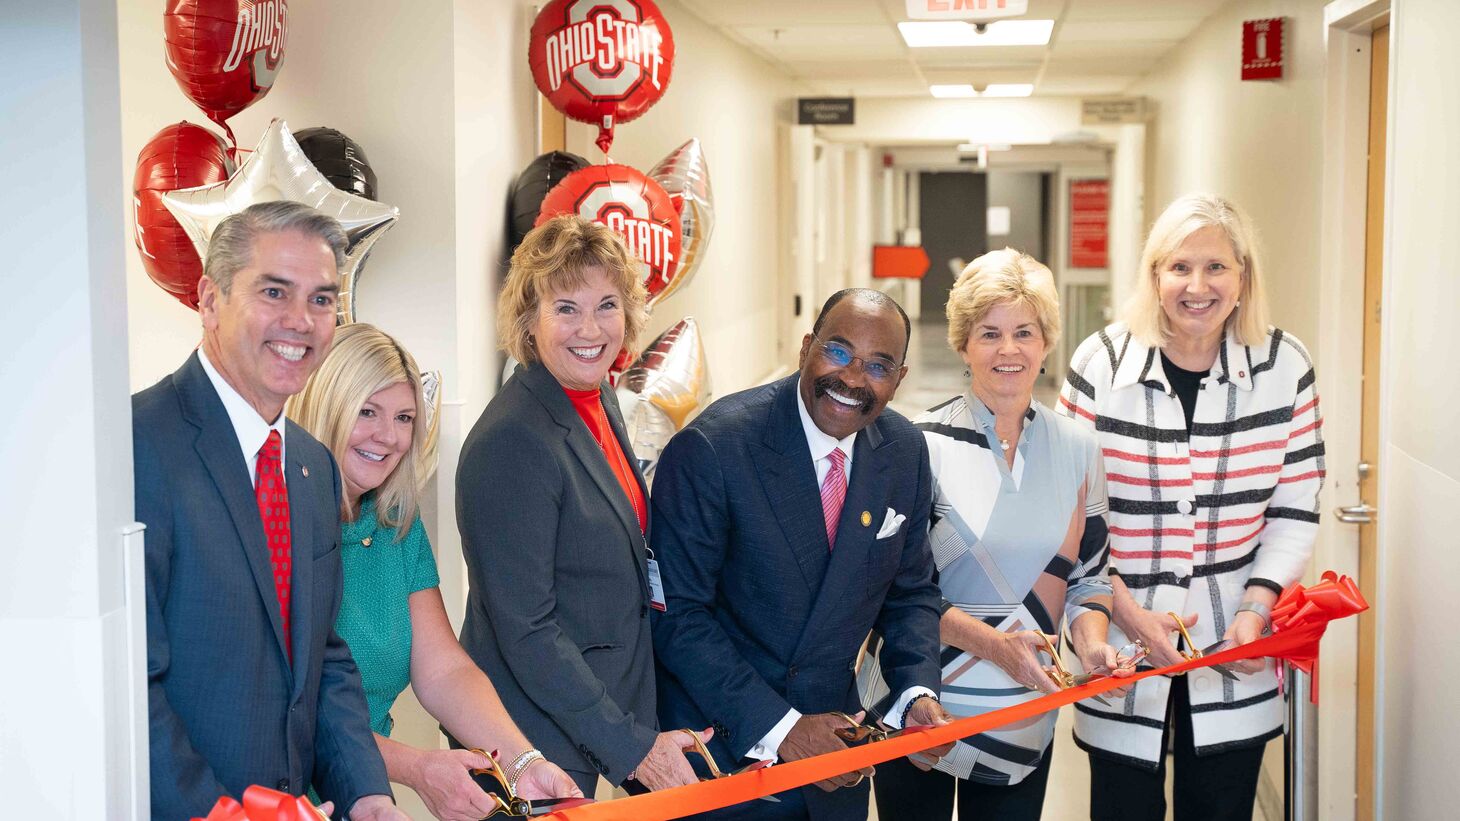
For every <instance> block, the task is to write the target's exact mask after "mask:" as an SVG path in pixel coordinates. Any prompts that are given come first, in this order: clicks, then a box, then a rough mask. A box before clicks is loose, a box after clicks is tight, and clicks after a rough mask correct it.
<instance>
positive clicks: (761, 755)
mask: <svg viewBox="0 0 1460 821" xmlns="http://www.w3.org/2000/svg"><path fill="white" fill-rule="evenodd" d="M796 410H797V411H799V412H800V414H801V429H802V430H803V431H804V432H805V433H806V444H807V445H808V446H809V447H810V448H811V464H812V465H813V466H814V467H815V468H816V486H817V487H818V488H819V487H821V483H822V482H824V481H826V473H827V471H829V470H831V459H830V458H828V457H829V456H830V455H831V452H832V451H833V450H836V449H840V450H841V452H842V453H845V454H846V460H845V461H843V462H842V469H843V470H844V471H845V472H846V477H847V484H848V485H850V484H851V479H852V452H853V450H854V448H853V447H852V446H853V443H854V442H855V441H856V438H857V434H855V433H853V434H852V435H851V436H848V437H846V438H845V439H836V438H833V437H832V436H831V435H830V434H828V433H826V432H824V431H822V429H821V428H818V427H817V426H816V422H815V421H814V420H813V419H812V418H811V414H810V413H809V412H808V411H807V410H806V402H805V400H803V399H802V398H801V388H800V383H797V387H796ZM936 695H937V694H936V693H934V692H933V691H932V690H929V689H928V688H926V687H921V686H918V687H909V688H907V689H906V690H904V691H903V692H902V695H900V696H898V698H897V701H895V702H894V703H893V704H892V707H891V708H890V709H888V711H887V715H886V717H885V718H884V719H883V721H882V723H883V724H886V725H888V726H890V727H893V728H895V729H901V728H902V713H903V711H904V710H906V709H907V705H909V704H911V703H912V700H913V699H915V698H917V697H919V696H936ZM800 719H801V712H800V711H799V710H797V709H796V708H795V707H792V708H791V709H790V710H789V711H787V712H786V715H785V716H783V717H782V718H781V720H780V721H778V722H776V725H775V726H774V727H772V728H771V730H770V732H768V733H766V734H765V735H764V736H763V737H762V738H761V739H760V741H757V742H756V743H755V746H754V747H751V748H750V750H749V751H747V752H746V753H745V757H746V758H754V759H758V760H760V761H774V760H776V758H778V757H779V750H780V748H781V742H782V741H785V740H786V736H787V735H789V734H790V732H791V728H792V727H794V726H796V722H797V721H799V720H800Z"/></svg>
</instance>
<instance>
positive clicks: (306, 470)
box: [299, 465, 309, 479]
mask: <svg viewBox="0 0 1460 821" xmlns="http://www.w3.org/2000/svg"><path fill="white" fill-rule="evenodd" d="M299 470H300V472H302V473H303V474H304V478H306V479H308V478H309V466H308V465H300V466H299Z"/></svg>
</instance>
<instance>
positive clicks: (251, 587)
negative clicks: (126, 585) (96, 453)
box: [132, 353, 390, 819]
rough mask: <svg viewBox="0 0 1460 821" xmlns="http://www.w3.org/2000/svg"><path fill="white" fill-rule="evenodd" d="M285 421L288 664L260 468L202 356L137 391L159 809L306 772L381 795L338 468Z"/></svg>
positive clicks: (300, 781)
mask: <svg viewBox="0 0 1460 821" xmlns="http://www.w3.org/2000/svg"><path fill="white" fill-rule="evenodd" d="M287 425H288V427H287V430H286V433H285V440H286V446H285V452H286V456H285V462H286V464H285V465H284V472H285V481H286V483H287V485H288V490H289V519H290V536H291V541H292V548H293V550H292V553H293V570H292V576H291V580H290V593H291V597H292V598H291V601H290V616H291V634H292V635H291V638H292V643H293V648H294V660H293V664H292V665H291V664H290V662H289V659H288V657H287V656H286V655H285V651H284V634H283V631H282V627H281V618H280V613H279V605H278V600H277V598H276V594H275V592H274V581H273V578H274V572H273V568H272V565H271V563H270V558H269V549H268V547H267V543H266V542H265V539H264V529H263V523H262V522H261V521H260V518H259V511H258V503H257V501H256V500H255V498H254V490H253V479H252V477H251V476H250V475H249V470H248V467H247V465H245V463H244V461H243V459H242V455H241V454H240V452H239V448H238V437H237V434H235V433H234V430H233V424H232V422H230V421H229V419H228V413H227V411H226V410H224V408H223V402H222V400H221V399H219V398H218V393H217V391H216V390H214V388H213V384H212V383H211V382H210V381H209V380H208V375H207V374H206V373H204V372H203V366H202V365H201V364H200V363H199V361H198V355H197V354H196V353H194V354H193V355H192V356H191V357H189V358H188V361H187V362H186V363H184V364H183V366H182V368H180V369H179V370H178V371H177V372H176V373H174V374H172V375H171V376H169V377H167V378H165V379H163V380H162V381H161V382H158V383H157V384H156V385H154V386H152V387H151V388H148V389H147V390H145V391H142V392H141V393H138V394H137V395H135V396H133V397H132V448H133V454H134V467H133V470H134V476H135V481H136V495H137V519H138V521H140V522H142V523H143V524H145V525H146V526H147V531H146V565H147V683H148V717H149V729H150V733H151V767H152V817H153V818H164V819H174V818H181V819H186V818H191V817H194V816H202V815H206V814H207V812H208V810H209V808H210V807H212V805H213V804H214V802H215V801H217V799H218V797H219V796H221V795H225V794H227V795H232V796H233V797H234V798H237V799H241V798H242V797H243V791H244V789H246V788H247V787H248V786H250V785H252V784H262V785H264V786H266V787H270V788H276V789H279V790H283V791H286V792H288V793H290V794H293V795H301V794H303V793H304V792H305V790H306V789H308V787H309V785H310V784H311V783H312V784H314V785H315V787H316V788H318V790H319V793H320V795H321V796H323V797H324V798H325V799H327V800H332V801H334V802H335V805H336V807H338V808H340V809H341V810H344V809H348V808H349V807H350V806H351V805H352V804H354V803H355V800H356V799H358V798H360V797H361V796H365V795H375V794H384V795H389V794H390V784H389V783H388V782H387V781H386V777H385V764H384V762H382V761H381V758H380V752H379V750H378V749H377V748H376V746H375V739H374V738H373V737H372V735H371V733H370V720H369V713H368V711H367V709H366V706H365V693H364V691H363V690H361V687H360V675H359V673H358V672H357V671H356V669H355V662H354V660H353V659H352V658H351V657H350V648H349V647H347V646H346V645H345V642H344V641H343V640H341V639H340V637H339V635H338V634H336V633H335V630H334V623H335V616H336V615H337V614H338V612H339V608H340V594H341V590H342V579H341V573H340V514H339V510H340V502H339V499H340V497H339V493H340V491H339V487H340V480H339V473H338V472H337V470H336V468H335V462H334V459H333V457H331V456H330V453H329V451H328V450H326V449H325V447H324V446H323V445H321V444H320V443H319V442H316V441H315V440H314V439H313V438H312V437H310V435H309V434H308V433H306V432H305V431H304V429H303V428H300V427H299V426H297V425H295V424H294V423H293V422H289V423H287ZM306 469H307V470H308V473H307V474H306V473H305V470H306Z"/></svg>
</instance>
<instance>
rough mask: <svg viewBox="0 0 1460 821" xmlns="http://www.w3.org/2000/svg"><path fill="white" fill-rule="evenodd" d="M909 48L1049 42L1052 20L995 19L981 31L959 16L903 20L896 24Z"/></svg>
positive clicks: (1036, 44) (1022, 44) (1032, 44)
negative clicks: (916, 20)
mask: <svg viewBox="0 0 1460 821" xmlns="http://www.w3.org/2000/svg"><path fill="white" fill-rule="evenodd" d="M897 30H898V32H899V33H901V34H902V39H903V42H905V43H907V45H908V47H909V48H951V47H965V46H1042V45H1045V44H1046V43H1048V42H1049V35H1050V32H1052V31H1053V30H1054V21H1053V20H998V21H995V22H992V23H989V24H988V27H987V29H985V30H984V32H983V33H979V31H978V30H977V29H976V28H974V26H973V24H971V23H964V22H962V21H958V20H946V21H936V22H902V23H898V24H897Z"/></svg>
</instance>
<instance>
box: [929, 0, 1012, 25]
mask: <svg viewBox="0 0 1460 821" xmlns="http://www.w3.org/2000/svg"><path fill="white" fill-rule="evenodd" d="M1028 12H1029V0H907V16H908V19H910V20H998V19H999V18H1001V17H1020V16H1022V15H1024V14H1027V13H1028Z"/></svg>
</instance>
